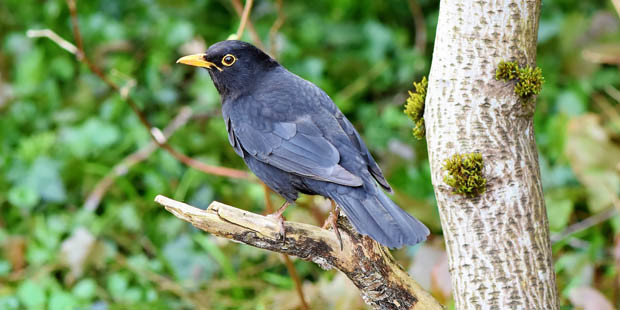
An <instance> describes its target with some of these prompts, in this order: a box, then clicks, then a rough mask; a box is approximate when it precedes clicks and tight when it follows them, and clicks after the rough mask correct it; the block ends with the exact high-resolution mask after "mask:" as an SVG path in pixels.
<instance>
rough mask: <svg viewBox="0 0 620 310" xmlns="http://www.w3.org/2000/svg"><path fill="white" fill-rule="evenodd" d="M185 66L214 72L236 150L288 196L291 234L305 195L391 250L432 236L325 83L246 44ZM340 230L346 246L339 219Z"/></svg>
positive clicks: (217, 49) (222, 46)
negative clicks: (396, 196)
mask: <svg viewBox="0 0 620 310" xmlns="http://www.w3.org/2000/svg"><path fill="white" fill-rule="evenodd" d="M177 63H181V64H185V65H190V66H196V67H202V68H205V69H207V71H208V73H209V75H210V77H211V80H212V81H213V84H214V85H215V88H216V89H217V91H218V92H219V94H220V97H221V101H222V116H223V118H224V122H225V124H226V130H227V131H228V140H229V142H230V145H231V146H232V147H233V149H234V151H235V153H236V154H237V155H239V156H240V157H241V158H243V160H244V162H245V163H246V165H247V166H248V168H249V169H250V170H251V171H252V172H253V173H254V174H255V175H256V176H257V177H258V178H259V179H260V180H261V181H263V182H264V183H265V184H266V185H267V186H268V187H269V188H270V189H271V190H273V191H274V192H276V193H277V194H279V195H280V196H282V197H283V198H284V199H285V202H284V204H283V205H282V207H281V208H280V209H279V210H278V211H276V212H275V213H274V215H275V216H276V217H278V218H279V219H280V221H281V222H280V223H281V230H282V231H283V232H284V231H285V230H284V226H283V217H282V212H284V210H285V209H286V208H287V207H288V206H289V205H291V204H294V202H295V200H297V198H298V197H299V194H300V193H302V194H309V195H321V196H323V197H326V198H328V199H331V200H332V201H333V202H335V204H336V208H340V209H341V210H342V211H343V212H344V214H345V215H346V217H347V218H348V219H349V221H350V222H351V223H352V225H353V227H354V228H355V229H356V230H357V232H359V233H360V234H362V235H367V236H370V237H371V238H373V239H374V240H376V241H377V242H379V243H380V244H382V245H384V246H387V247H389V248H401V247H403V246H405V245H415V244H417V243H420V242H422V241H424V240H425V239H426V237H427V236H428V234H429V230H428V228H427V227H426V226H425V225H424V224H422V223H421V222H420V221H419V220H418V219H416V218H415V217H413V216H411V215H410V214H408V213H407V212H405V211H404V210H402V209H401V208H400V207H399V206H397V205H396V204H395V203H394V202H393V201H392V200H391V199H390V198H389V197H388V196H387V194H386V193H385V191H387V192H390V193H392V188H391V187H390V185H389V183H388V182H387V180H386V179H385V176H384V175H383V172H382V171H381V169H380V168H379V166H378V164H377V162H376V161H375V160H374V158H373V156H372V155H371V154H370V151H369V150H368V148H367V147H366V144H365V143H364V141H363V140H362V138H361V136H360V134H359V133H358V132H357V130H356V129H355V127H354V126H353V124H352V123H351V122H350V121H349V120H348V119H347V118H346V117H345V115H344V114H343V113H342V112H341V111H340V109H338V107H337V106H336V105H335V104H334V102H333V101H332V100H331V98H330V97H329V96H328V95H327V94H326V93H325V92H324V91H323V90H322V89H320V88H319V87H318V86H316V85H315V84H313V83H312V82H309V81H307V80H305V79H303V78H301V77H299V76H298V75H296V74H294V73H292V72H290V71H289V70H287V69H286V68H284V67H283V66H282V65H280V63H278V61H276V60H275V59H274V58H272V57H271V56H269V55H268V54H267V53H265V52H263V51H262V50H260V49H259V48H257V47H255V46H254V45H252V44H250V43H247V42H244V41H240V40H226V41H221V42H217V43H215V44H212V45H211V46H209V48H208V49H207V51H206V52H205V53H200V54H193V55H188V56H184V57H181V58H179V59H178V60H177ZM334 212H336V213H334ZM334 214H335V215H336V216H335V217H332V215H334ZM338 214H340V213H339V211H338V210H337V209H336V210H333V211H332V215H330V218H332V219H337V217H338ZM332 227H333V228H334V230H335V232H336V234H337V237H338V240H339V241H340V246H341V249H342V240H341V237H340V233H339V232H338V231H337V225H336V223H335V221H334V223H332Z"/></svg>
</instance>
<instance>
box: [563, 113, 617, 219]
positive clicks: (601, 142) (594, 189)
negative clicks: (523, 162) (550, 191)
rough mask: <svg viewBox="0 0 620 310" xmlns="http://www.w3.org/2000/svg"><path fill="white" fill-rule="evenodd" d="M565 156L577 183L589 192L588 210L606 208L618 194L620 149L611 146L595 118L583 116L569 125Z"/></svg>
mask: <svg viewBox="0 0 620 310" xmlns="http://www.w3.org/2000/svg"><path fill="white" fill-rule="evenodd" d="M565 151H566V155H567V157H568V159H569V160H570V163H571V167H572V168H573V171H574V172H575V175H576V176H577V178H578V179H579V181H580V182H581V183H582V184H583V185H584V186H585V187H586V189H587V191H588V207H589V208H590V210H591V211H592V212H599V211H602V210H604V209H605V208H607V207H609V206H610V205H611V204H612V203H613V202H614V201H615V199H617V197H616V193H618V192H619V191H620V174H618V171H617V170H616V166H617V165H618V163H619V162H620V147H619V146H618V145H616V144H614V143H613V142H612V141H611V139H610V136H609V134H608V132H607V130H606V129H605V128H604V127H603V126H602V125H601V120H600V117H599V116H598V115H595V114H586V115H583V116H579V117H575V118H573V119H572V120H571V121H570V122H569V124H568V132H567V139H566V147H565Z"/></svg>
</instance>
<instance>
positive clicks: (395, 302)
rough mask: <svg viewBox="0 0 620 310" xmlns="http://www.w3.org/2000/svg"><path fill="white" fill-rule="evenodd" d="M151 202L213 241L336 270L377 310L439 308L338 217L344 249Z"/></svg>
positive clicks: (224, 214)
mask: <svg viewBox="0 0 620 310" xmlns="http://www.w3.org/2000/svg"><path fill="white" fill-rule="evenodd" d="M155 201H156V202H157V203H159V204H161V205H163V206H165V208H166V210H168V211H169V212H171V213H172V214H174V215H175V216H176V217H178V218H180V219H182V220H185V221H188V222H190V223H191V224H192V225H194V226H195V227H197V228H199V229H202V230H204V231H206V232H209V233H212V234H214V235H216V236H220V237H225V238H228V239H231V240H234V241H237V242H241V243H245V244H247V245H251V246H254V247H258V248H262V249H266V250H269V251H273V252H278V253H284V254H288V255H294V256H297V257H299V258H301V259H304V260H308V261H313V262H315V263H317V264H318V265H319V266H321V267H322V268H324V269H331V268H337V269H339V270H340V271H342V272H343V273H344V274H345V275H346V276H347V277H348V278H349V279H351V281H352V282H353V283H354V284H355V285H356V286H357V287H358V288H359V289H360V291H361V294H362V297H363V298H364V300H365V301H366V302H367V303H368V304H370V305H371V306H373V307H374V308H375V309H425V310H439V309H443V307H442V306H441V305H440V304H439V303H438V302H437V301H436V300H435V299H434V298H433V297H432V296H431V295H430V294H429V293H428V292H426V291H424V290H423V289H422V288H421V287H420V285H419V284H418V283H416V282H415V281H414V280H413V279H412V278H411V277H410V276H409V275H408V274H407V272H406V271H405V270H403V269H402V267H400V265H398V263H397V262H396V261H395V260H394V258H393V257H392V256H391V254H390V253H389V251H388V250H387V249H386V248H385V247H383V246H381V245H380V244H379V243H377V242H375V241H374V240H372V239H371V238H369V237H366V236H362V235H360V234H358V233H356V232H355V230H354V229H353V228H352V227H351V226H350V224H349V223H348V221H347V220H346V219H345V218H343V217H341V218H340V221H339V222H338V227H339V230H340V233H341V235H342V241H343V244H344V248H343V249H342V250H340V245H339V243H338V240H337V239H336V236H335V234H334V233H333V232H330V231H327V230H324V229H322V228H319V227H317V226H313V225H308V224H303V223H296V222H285V223H284V228H285V231H286V238H285V239H284V240H282V239H281V238H280V237H279V236H280V225H279V223H278V221H277V220H276V219H273V218H270V217H266V216H262V215H258V214H255V213H251V212H248V211H244V210H240V209H237V208H234V207H231V206H228V205H225V204H222V203H219V202H213V203H211V205H210V206H209V208H207V209H206V210H201V209H198V208H195V207H192V206H190V205H188V204H185V203H182V202H179V201H176V200H172V199H170V198H167V197H164V196H161V195H158V196H157V197H156V198H155Z"/></svg>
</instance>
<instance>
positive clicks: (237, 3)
mask: <svg viewBox="0 0 620 310" xmlns="http://www.w3.org/2000/svg"><path fill="white" fill-rule="evenodd" d="M231 2H232V5H233V8H234V9H235V12H237V15H239V18H241V17H242V15H243V9H244V7H243V5H241V0H232V1H231ZM246 4H247V2H246ZM247 25H248V29H249V30H250V35H251V36H252V41H253V42H252V43H254V45H256V46H257V47H258V48H260V49H261V50H263V51H264V50H265V46H264V45H263V42H261V40H260V36H259V35H258V32H257V31H256V28H254V24H252V19H251V18H249V17H248V18H247ZM239 27H241V23H239ZM237 31H239V29H237ZM241 35H243V33H242V34H241ZM237 39H238V40H241V36H237Z"/></svg>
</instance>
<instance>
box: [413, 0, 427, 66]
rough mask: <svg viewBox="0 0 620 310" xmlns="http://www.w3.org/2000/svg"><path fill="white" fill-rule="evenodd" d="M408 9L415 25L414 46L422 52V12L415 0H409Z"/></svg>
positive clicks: (424, 32)
mask: <svg viewBox="0 0 620 310" xmlns="http://www.w3.org/2000/svg"><path fill="white" fill-rule="evenodd" d="M409 11H411V15H413V24H414V25H415V47H416V48H417V49H418V50H419V51H420V53H422V54H424V51H425V50H426V22H425V21H424V13H422V8H421V7H420V4H419V3H418V1H416V0H409Z"/></svg>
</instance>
